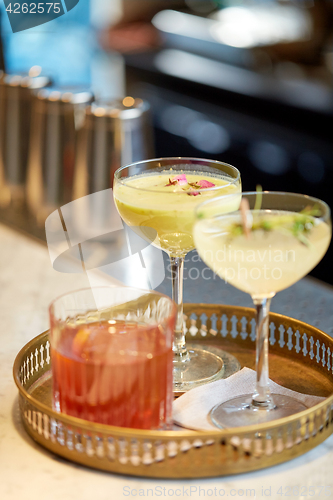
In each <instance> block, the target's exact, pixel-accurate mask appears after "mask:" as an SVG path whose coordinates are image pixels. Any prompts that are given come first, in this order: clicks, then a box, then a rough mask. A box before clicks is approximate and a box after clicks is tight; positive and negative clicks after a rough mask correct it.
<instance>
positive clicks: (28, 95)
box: [0, 67, 51, 206]
mask: <svg viewBox="0 0 333 500" xmlns="http://www.w3.org/2000/svg"><path fill="white" fill-rule="evenodd" d="M40 71H41V68H39V67H38V68H31V70H30V72H29V73H27V74H22V75H7V74H5V73H2V74H1V75H0V205H1V206H6V205H8V204H10V202H11V201H13V202H17V201H19V202H21V201H23V200H24V190H25V182H26V173H27V163H28V162H27V160H28V151H29V141H30V132H31V112H32V103H33V98H34V96H33V92H34V91H36V90H40V89H42V88H43V87H46V86H47V85H49V84H50V83H51V81H50V79H49V78H48V77H47V76H42V75H41V74H40ZM34 75H36V76H34Z"/></svg>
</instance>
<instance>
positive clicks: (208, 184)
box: [198, 179, 215, 189]
mask: <svg viewBox="0 0 333 500" xmlns="http://www.w3.org/2000/svg"><path fill="white" fill-rule="evenodd" d="M198 185H199V186H200V187H201V188H203V189H205V188H211V187H214V186H215V184H213V183H212V182H209V181H205V180H204V179H202V180H201V181H199V182H198Z"/></svg>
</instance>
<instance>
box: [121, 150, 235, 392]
mask: <svg viewBox="0 0 333 500" xmlns="http://www.w3.org/2000/svg"><path fill="white" fill-rule="evenodd" d="M240 191H241V182H240V174H239V171H238V170H237V169H236V168H235V167H232V166H231V165H228V164H225V163H220V162H218V161H213V160H204V159H196V158H161V159H154V160H147V161H142V162H139V163H134V164H133V165H129V166H125V167H121V168H120V169H118V170H117V171H116V173H115V176H114V199H115V203H116V206H117V209H118V211H119V213H120V216H121V217H122V219H123V220H124V221H125V222H126V224H128V225H129V226H131V227H132V229H133V230H134V231H136V232H137V233H138V234H139V235H140V236H142V237H143V238H145V239H146V240H148V241H150V242H151V243H152V244H153V245H154V246H156V247H158V248H161V249H162V250H164V251H165V252H166V253H167V254H168V255H169V257H170V267H171V276H172V297H173V299H174V301H175V302H176V304H177V306H178V314H177V323H176V328H175V334H174V346H173V350H174V390H175V391H176V392H184V391H187V390H188V389H191V388H192V387H195V386H196V385H200V384H203V383H206V382H209V381H211V380H214V379H215V378H218V377H220V376H221V375H222V372H223V361H222V358H221V357H220V356H219V355H217V354H216V350H215V351H214V353H213V352H209V351H208V350H207V349H200V348H198V347H193V346H192V347H191V348H188V346H187V345H186V343H185V334H184V319H183V268H184V259H185V256H186V254H187V253H188V252H190V251H191V250H193V249H194V243H193V236H192V228H193V224H194V209H195V207H196V206H197V205H198V204H199V203H200V202H201V201H203V200H205V199H210V198H213V197H216V196H219V195H224V194H226V195H227V194H231V193H238V197H240ZM232 203H234V201H232ZM233 208H235V207H233V206H232V205H230V207H228V206H227V205H225V209H226V210H227V209H233Z"/></svg>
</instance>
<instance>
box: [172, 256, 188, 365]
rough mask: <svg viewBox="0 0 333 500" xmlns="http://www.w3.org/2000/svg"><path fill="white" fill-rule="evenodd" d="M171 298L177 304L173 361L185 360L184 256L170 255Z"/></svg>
mask: <svg viewBox="0 0 333 500" xmlns="http://www.w3.org/2000/svg"><path fill="white" fill-rule="evenodd" d="M170 266H171V279H172V298H173V300H174V301H175V302H176V304H177V322H176V327H175V333H174V340H173V352H174V357H175V361H186V360H187V359H188V358H189V354H188V352H187V349H186V345H185V333H184V315H183V274H184V257H172V256H170Z"/></svg>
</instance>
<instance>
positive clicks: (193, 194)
mask: <svg viewBox="0 0 333 500" xmlns="http://www.w3.org/2000/svg"><path fill="white" fill-rule="evenodd" d="M187 194H188V195H189V196H198V195H199V194H201V193H199V192H198V191H195V190H194V189H190V190H189V191H188V193H187Z"/></svg>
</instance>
